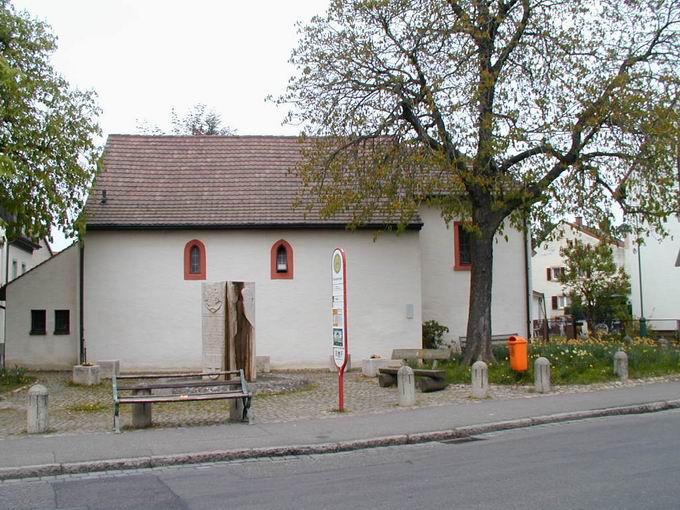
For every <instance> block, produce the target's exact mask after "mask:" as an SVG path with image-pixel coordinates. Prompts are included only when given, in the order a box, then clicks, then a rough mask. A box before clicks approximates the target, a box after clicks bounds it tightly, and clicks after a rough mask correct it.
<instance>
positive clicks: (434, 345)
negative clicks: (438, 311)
mask: <svg viewBox="0 0 680 510" xmlns="http://www.w3.org/2000/svg"><path fill="white" fill-rule="evenodd" d="M448 332H449V328H447V327H446V326H443V325H442V324H439V323H438V322H437V321H435V320H431V321H425V322H423V349H439V348H440V347H441V346H442V345H444V335H445V334H446V333H448Z"/></svg>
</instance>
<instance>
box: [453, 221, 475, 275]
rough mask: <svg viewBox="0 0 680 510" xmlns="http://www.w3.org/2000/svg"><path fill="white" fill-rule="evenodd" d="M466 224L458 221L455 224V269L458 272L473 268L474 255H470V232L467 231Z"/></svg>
mask: <svg viewBox="0 0 680 510" xmlns="http://www.w3.org/2000/svg"><path fill="white" fill-rule="evenodd" d="M464 225H465V224H464V223H463V222H461V221H456V222H454V224H453V237H454V240H453V244H454V252H455V260H454V266H453V268H454V269H455V270H456V271H465V270H469V269H470V268H471V267H472V255H471V253H470V235H471V234H470V232H468V231H467V230H465V227H464Z"/></svg>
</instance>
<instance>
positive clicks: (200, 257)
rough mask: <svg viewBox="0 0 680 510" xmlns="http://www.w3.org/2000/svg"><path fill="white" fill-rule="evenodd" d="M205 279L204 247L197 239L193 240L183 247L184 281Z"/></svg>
mask: <svg viewBox="0 0 680 510" xmlns="http://www.w3.org/2000/svg"><path fill="white" fill-rule="evenodd" d="M205 278H206V263H205V245H204V244H203V243H202V242H201V241H199V240H198V239H193V240H191V241H189V242H188V243H187V244H186V246H184V279H185V280H205Z"/></svg>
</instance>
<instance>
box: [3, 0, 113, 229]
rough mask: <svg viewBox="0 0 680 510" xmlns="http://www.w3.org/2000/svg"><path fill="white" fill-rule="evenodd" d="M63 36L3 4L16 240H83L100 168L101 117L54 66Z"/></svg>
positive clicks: (6, 157) (6, 196) (6, 223)
mask: <svg viewBox="0 0 680 510" xmlns="http://www.w3.org/2000/svg"><path fill="white" fill-rule="evenodd" d="M55 49H56V38H55V36H54V35H53V34H52V33H51V31H50V28H49V27H48V26H47V25H45V24H44V23H43V22H41V21H38V20H36V19H33V18H31V17H30V15H29V14H27V13H25V12H19V13H17V12H16V11H15V9H14V7H13V6H12V5H11V3H10V2H9V0H0V119H2V121H1V123H0V183H1V184H2V185H1V186H0V209H1V212H2V215H1V217H0V226H2V227H5V228H6V230H7V236H8V237H9V238H13V237H17V236H20V235H30V236H31V237H34V238H38V237H44V236H47V235H49V232H50V227H51V225H52V224H55V225H59V226H61V227H63V228H64V229H65V231H66V232H67V234H69V235H75V228H74V220H75V218H76V215H77V212H78V210H79V209H81V208H82V205H83V201H84V199H85V197H86V194H87V191H88V189H89V187H90V185H91V183H92V180H93V178H94V175H95V171H96V163H97V160H98V157H99V150H98V148H97V147H96V145H95V142H94V138H95V137H96V136H97V135H99V134H100V131H99V127H98V125H97V123H96V118H97V116H98V115H99V113H100V110H99V108H98V107H97V106H96V104H95V94H94V92H82V91H79V90H75V89H73V88H71V87H70V86H69V84H68V83H67V82H66V80H64V78H62V77H61V76H60V75H59V74H58V73H57V72H56V71H55V70H54V69H53V68H52V65H51V63H50V55H51V54H52V53H53V52H54V50H55Z"/></svg>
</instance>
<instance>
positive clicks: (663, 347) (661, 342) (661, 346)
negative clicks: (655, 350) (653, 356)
mask: <svg viewBox="0 0 680 510" xmlns="http://www.w3.org/2000/svg"><path fill="white" fill-rule="evenodd" d="M656 343H657V344H658V346H659V349H661V350H662V351H667V350H668V348H669V347H670V344H669V343H668V340H667V339H665V338H659V339H657V341H656Z"/></svg>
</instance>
